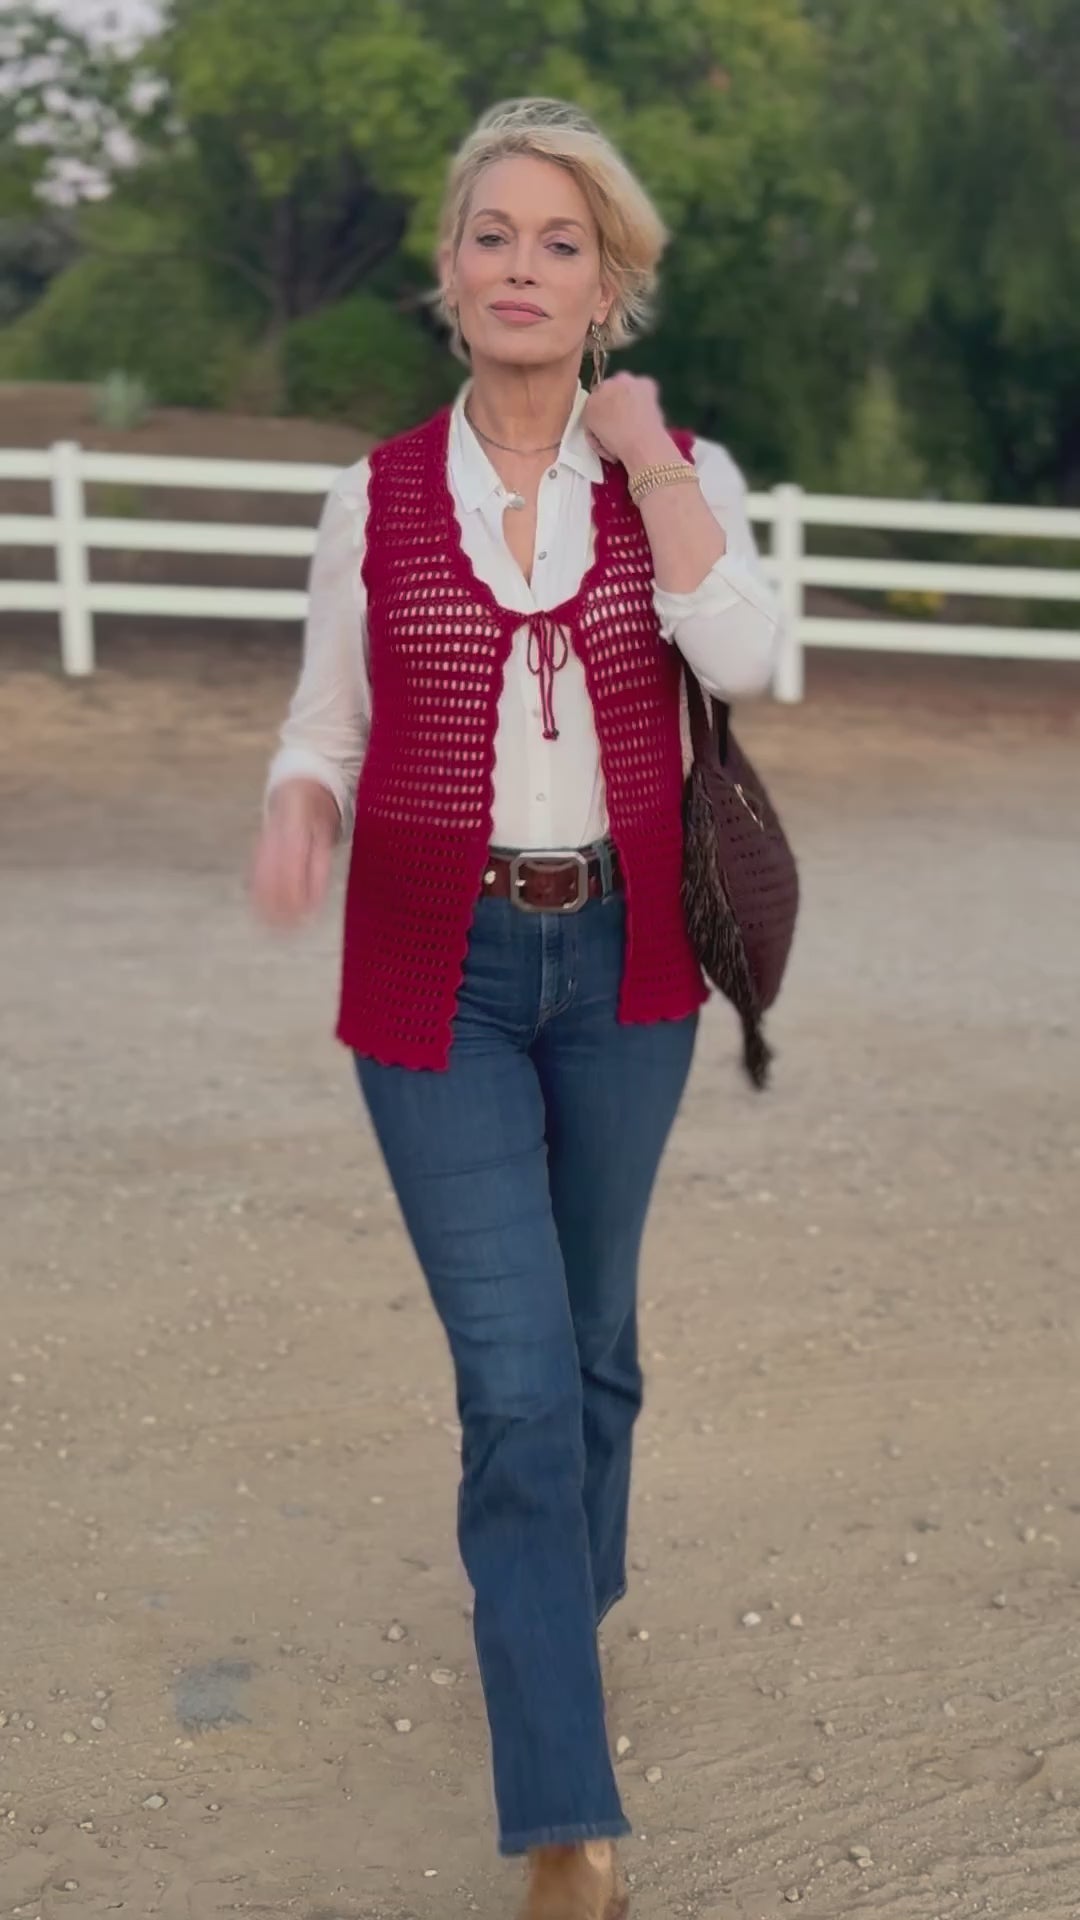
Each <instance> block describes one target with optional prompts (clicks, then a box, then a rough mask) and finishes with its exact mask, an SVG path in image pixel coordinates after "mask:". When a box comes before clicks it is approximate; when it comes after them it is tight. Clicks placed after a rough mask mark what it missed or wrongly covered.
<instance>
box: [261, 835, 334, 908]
mask: <svg viewBox="0 0 1080 1920" xmlns="http://www.w3.org/2000/svg"><path fill="white" fill-rule="evenodd" d="M332 864H333V846H332V844H331V843H330V842H329V841H328V840H326V839H325V837H324V836H322V835H319V834H316V833H314V832H313V831H312V829H311V827H310V825H306V824H304V823H302V822H299V821H290V820H280V821H277V820H273V819H272V820H270V821H268V823H267V825H266V826H265V827H264V829H263V831H262V834H261V835H260V838H259V843H258V846H257V848H256V850H255V862H254V866H253V869H252V877H251V897H252V902H253V905H254V907H255V910H256V912H257V913H258V914H259V915H260V917H261V918H262V919H263V920H265V921H266V922H267V923H268V925H270V926H272V927H295V926H299V925H301V924H302V922H303V921H305V920H307V919H310V917H311V915H312V914H313V913H315V912H316V911H317V909H318V908H319V907H320V906H321V905H322V903H323V901H324V900H325V898H326V894H327V890H328V888H329V884H330V872H331V867H332Z"/></svg>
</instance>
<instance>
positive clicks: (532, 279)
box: [506, 240, 536, 287]
mask: <svg viewBox="0 0 1080 1920" xmlns="http://www.w3.org/2000/svg"><path fill="white" fill-rule="evenodd" d="M533 269H534V262H533V259H532V255H531V252H530V248H529V242H528V241H527V240H519V241H518V243H517V245H516V247H515V249H514V252H513V255H512V257H511V259H510V261H509V263H508V270H507V275H506V278H507V281H508V282H509V284H510V286H512V287H535V285H536V274H535V272H534V270H533Z"/></svg>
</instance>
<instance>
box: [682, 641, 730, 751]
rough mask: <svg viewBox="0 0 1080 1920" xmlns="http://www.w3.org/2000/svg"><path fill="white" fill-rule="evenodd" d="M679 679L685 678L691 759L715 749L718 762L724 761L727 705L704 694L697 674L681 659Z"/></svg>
mask: <svg viewBox="0 0 1080 1920" xmlns="http://www.w3.org/2000/svg"><path fill="white" fill-rule="evenodd" d="M683 679H684V681H685V682H686V708H687V712H688V713H689V715H690V742H691V745H692V747H693V749H694V759H695V760H705V759H707V758H708V757H709V755H710V753H715V755H716V757H717V759H718V760H719V762H720V765H721V766H722V767H723V766H726V765H727V757H728V734H729V732H730V727H731V708H730V707H729V706H728V705H727V702H726V701H724V700H715V699H713V697H712V695H711V694H709V695H706V693H705V690H704V688H703V687H702V685H701V682H700V681H699V679H698V677H697V675H696V674H695V673H694V672H693V670H692V668H691V667H690V666H689V665H688V664H687V662H686V661H685V660H684V661H683Z"/></svg>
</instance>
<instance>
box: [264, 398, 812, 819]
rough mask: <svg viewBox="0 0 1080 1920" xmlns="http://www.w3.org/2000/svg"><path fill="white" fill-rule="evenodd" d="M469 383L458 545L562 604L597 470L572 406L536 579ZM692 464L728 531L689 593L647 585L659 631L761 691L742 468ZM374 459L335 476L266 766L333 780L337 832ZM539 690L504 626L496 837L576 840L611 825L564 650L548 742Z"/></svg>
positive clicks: (365, 701) (500, 590)
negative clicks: (292, 685)
mask: <svg viewBox="0 0 1080 1920" xmlns="http://www.w3.org/2000/svg"><path fill="white" fill-rule="evenodd" d="M467 392H468V389H467V388H466V389H465V390H464V391H463V392H462V394H461V395H460V396H459V399H458V401H457V404H456V406H455V408H454V411H453V417H452V421H451V429H450V445H449V479H450V486H451V491H452V494H453V497H454V503H455V506H456V509H457V514H458V520H459V523H460V527H461V539H462V545H463V547H464V550H465V552H466V554H467V555H468V558H469V559H470V560H471V562H472V564H473V566H474V567H475V569H476V571H477V573H478V574H479V575H480V576H481V577H482V578H483V579H484V580H486V581H487V583H488V585H489V586H490V587H491V589H492V591H493V593H494V594H495V596H496V598H497V599H498V600H499V601H500V602H501V604H502V605H503V606H504V607H506V608H508V609H511V610H514V611H520V612H521V614H522V616H523V617H524V616H527V615H529V614H532V613H537V612H542V611H544V610H545V609H548V608H551V607H556V606H559V605H560V604H561V603H562V602H563V601H565V600H568V599H570V598H571V597H572V596H573V595H574V594H575V593H576V592H577V590H578V587H579V586H580V584H581V579H582V576H583V574H584V572H585V570H586V568H587V567H588V566H589V564H590V562H591V560H592V550H593V527H592V512H591V506H592V495H591V488H592V487H593V485H594V484H595V483H596V482H597V481H599V480H601V479H602V478H603V465H602V462H601V461H600V459H599V457H598V455H597V454H596V453H595V452H594V451H593V449H592V447H591V446H590V444H589V441H588V438H587V435H586V432H585V429H584V426H583V424H582V419H581V415H582V412H583V409H584V406H585V402H586V399H587V397H588V396H587V395H586V393H585V391H584V389H582V390H581V391H580V392H579V394H578V398H577V400H576V402H575V405H574V410H573V413H572V415H571V418H570V421H569V424H568V426H567V429H566V433H565V435H564V437H563V442H562V445H561V447H560V449H559V451H558V454H557V455H555V456H554V457H553V461H552V465H551V467H550V468H549V470H548V472H547V473H546V474H545V476H544V478H543V480H542V481H541V484H540V495H539V503H538V510H537V521H536V548H535V553H534V557H533V572H532V579H531V581H528V580H526V579H525V576H524V574H523V573H522V571H521V568H520V567H519V566H518V564H517V562H516V561H515V559H514V557H513V555H512V554H511V552H510V549H509V547H508V545H507V543H506V540H505V538H504V536H503V515H504V513H505V512H506V511H507V504H506V503H507V493H506V489H505V488H504V487H503V485H502V483H501V481H500V479H499V476H498V474H497V473H496V471H495V469H494V467H493V466H492V464H491V462H490V460H489V459H488V457H487V455H486V453H485V452H484V450H483V447H482V446H481V443H480V441H479V440H478V439H477V437H476V435H475V434H474V432H473V430H472V428H471V427H470V425H469V423H468V420H467V419H466V417H465V405H464V403H465V398H466V394H467ZM694 459H695V463H696V466H697V469H698V474H699V476H700V480H701V487H702V492H703V494H704V497H705V499H706V500H707V501H708V503H709V505H710V507H711V508H712V510H713V512H714V513H715V515H716V518H717V520H718V521H719V522H720V524H721V525H722V527H723V528H724V531H725V533H726V535H727V552H726V553H725V555H724V557H723V559H721V560H719V561H717V563H716V565H715V566H714V567H713V568H712V569H711V571H710V572H709V573H708V574H707V575H706V577H705V579H704V580H703V581H702V583H701V585H700V586H699V587H698V588H697V589H696V591H695V592H693V593H685V594H683V593H679V594H675V593H665V592H663V591H661V589H660V588H656V589H655V600H656V609H657V614H658V616H659V620H660V625H661V629H662V631H663V633H664V635H665V637H666V638H667V639H669V640H670V641H672V642H673V644H674V645H676V646H677V647H678V648H679V650H680V652H681V653H682V654H683V656H684V657H685V659H686V660H687V661H689V663H690V665H691V667H692V668H693V670H694V672H695V673H696V674H697V677H698V679H699V680H700V681H701V683H702V685H703V686H704V687H705V688H706V689H707V690H708V691H709V692H711V693H714V694H717V695H719V696H720V697H722V698H724V699H727V700H737V699H742V698H744V697H746V696H747V695H749V694H754V693H759V692H761V691H762V689H763V688H764V687H765V686H766V685H767V684H768V682H769V680H770V678H771V675H772V671H773V666H774V663H775V658H776V649H777V639H778V614H777V610H776V607H775V604H774V601H773V598H772V595H771V592H770V590H769V587H768V585H767V583H766V582H765V580H764V577H763V575H762V571H761V566H760V562H759V560H758V556H757V550H756V548H755V546H754V537H753V534H752V532H751V530H750V525H749V521H748V519H747V515H746V505H745V491H746V490H745V486H744V483H743V479H742V476H741V474H740V473H739V470H738V468H737V467H736V465H735V463H734V461H733V460H732V459H731V457H730V455H728V454H727V453H726V452H725V451H724V449H723V448H722V447H719V446H716V445H714V444H712V443H710V442H709V441H707V440H699V441H698V442H697V443H696V445H695V449H694ZM368 474H369V463H368V461H367V460H366V459H365V460H359V461H357V463H356V465H355V466H352V467H349V468H347V469H346V470H345V471H344V472H343V473H342V474H340V475H339V477H338V479H337V480H336V481H335V482H334V485H333V487H332V488H331V490H330V493H329V495H328V497H327V500H326V504H325V507H324V509H323V514H322V518H321V521H320V524H319V531H318V537H317V542H316V548H315V554H314V557H313V560H312V565H311V576H310V592H309V602H308V615H307V624H306V629H305V635H304V658H303V667H302V670H301V674H300V680H299V683H298V685H297V688H296V692H295V694H294V696H293V700H292V705H291V707H290V709H289V714H288V718H287V719H286V721H285V724H284V727H283V728H282V732H281V746H280V750H279V752H278V753H277V755H276V757H275V759H274V761H273V764H272V766H271V769H270V780H269V788H270V790H271V791H272V790H273V788H274V787H276V786H278V785H279V784H280V783H281V782H282V781H285V780H289V779H293V778H296V777H297V776H303V777H305V778H307V779H311V780H316V781H318V782H319V783H320V785H322V786H324V787H326V788H328V789H329V791H330V792H331V793H332V794H333V796H334V799H335V801H336V802H337V806H338V810H339V812H340V813H341V817H342V821H343V823H344V826H345V830H346V831H348V829H349V827H350V823H351V818H352V807H353V796H354V794H355V791H356V782H357V779H358V777H359V773H360V768H361V766H362V764H363V759H364V751H365V748H366V745H367V739H368V732H369V728H370V724H371V685H370V679H369V674H368V659H367V635H366V618H365V602H366V596H365V591H364V584H363V580H362V578H361V565H362V562H363V557H364V540H365V532H366V523H367V501H368ZM540 698H541V696H540V687H539V684H538V681H537V677H536V674H535V673H534V672H532V671H531V670H530V666H529V649H528V634H527V630H526V629H525V628H524V627H522V629H521V630H520V631H519V632H518V634H516V635H515V639H514V645H513V649H512V652H511V656H510V659H509V661H508V662H507V668H506V676H505V681H504V686H503V692H502V697H501V701H500V705H499V711H498V721H497V727H496V736H495V770H494V790H495V802H494V816H493V834H492V839H493V844H494V845H496V846H499V847H507V848H514V849H528V850H531V851H540V850H544V849H564V848H571V847H586V846H590V845H591V844H593V843H594V842H595V841H597V840H600V839H602V838H603V837H604V835H605V834H606V832H607V825H608V822H607V805H606V799H605V793H604V781H603V775H602V772H601V767H600V748H599V743H598V741H597V736H596V728H595V725H594V722H593V713H592V705H591V702H590V700H589V697H588V693H587V691H586V686H585V675H584V671H583V669H582V666H581V662H580V661H579V660H578V658H577V656H576V654H575V653H574V652H573V650H572V649H570V650H569V656H568V658H567V660H566V664H565V665H564V666H562V667H561V668H560V670H559V673H558V675H557V678H556V683H555V695H554V698H555V710H556V714H557V718H558V737H557V738H556V739H553V740H552V739H545V738H544V725H543V718H542V714H541V705H540Z"/></svg>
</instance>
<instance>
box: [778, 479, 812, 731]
mask: <svg viewBox="0 0 1080 1920" xmlns="http://www.w3.org/2000/svg"><path fill="white" fill-rule="evenodd" d="M773 499H774V500H775V502H776V518H775V519H774V521H773V530H772V555H773V559H774V560H775V562H776V567H777V573H778V577H779V593H780V619H781V634H780V656H779V658H778V660H777V662H776V672H775V674H774V676H773V692H774V694H775V695H776V698H777V699H778V700H784V701H790V702H794V701H797V700H801V699H802V697H803V685H804V674H803V647H802V617H803V585H802V557H803V519H802V502H803V490H802V488H801V487H794V486H790V485H787V486H781V487H774V488H773Z"/></svg>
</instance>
